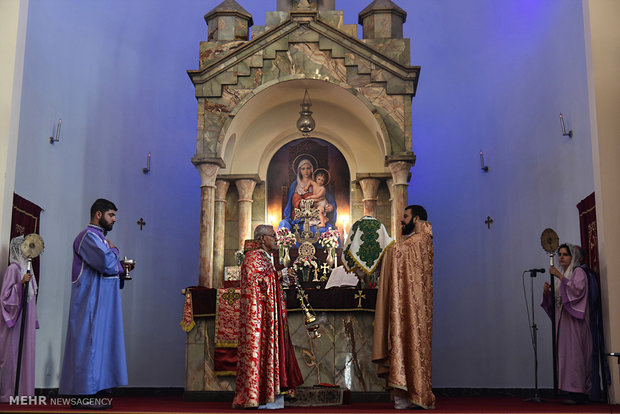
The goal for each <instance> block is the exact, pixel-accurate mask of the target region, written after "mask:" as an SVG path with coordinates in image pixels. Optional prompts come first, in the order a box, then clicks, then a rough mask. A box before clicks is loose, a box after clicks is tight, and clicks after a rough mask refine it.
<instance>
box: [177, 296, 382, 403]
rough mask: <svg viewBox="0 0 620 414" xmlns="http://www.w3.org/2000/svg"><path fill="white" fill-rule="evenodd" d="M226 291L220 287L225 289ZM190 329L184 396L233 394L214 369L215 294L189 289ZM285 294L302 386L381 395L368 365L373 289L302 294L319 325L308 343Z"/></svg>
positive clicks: (228, 379)
mask: <svg viewBox="0 0 620 414" xmlns="http://www.w3.org/2000/svg"><path fill="white" fill-rule="evenodd" d="M230 288H231V287H225V288H222V289H224V290H226V289H230ZM188 290H189V291H190V292H191V296H192V305H193V314H194V321H195V322H196V325H195V327H194V328H193V329H192V330H191V331H190V332H188V333H187V337H186V347H185V349H186V366H185V391H186V392H203V391H233V390H234V386H235V377H234V376H233V375H226V376H218V375H216V374H215V371H214V369H213V355H214V346H215V344H214V333H215V313H216V295H217V289H209V288H201V287H190V288H188ZM286 292H287V308H288V311H289V331H290V334H291V340H292V341H293V345H294V348H295V355H296V357H297V361H298V363H299V368H300V369H301V372H302V375H303V378H304V384H303V385H304V386H312V385H315V384H318V383H330V384H336V385H339V386H340V387H342V388H346V389H349V390H351V391H360V392H371V391H383V390H384V382H385V381H384V380H382V379H380V378H378V377H377V374H376V370H375V367H374V364H372V363H371V360H370V358H371V352H372V332H373V321H374V309H375V303H376V298H377V290H376V289H348V288H333V289H328V290H324V289H307V290H306V291H305V292H306V294H307V296H308V300H309V303H310V304H311V305H312V307H313V308H314V310H315V313H316V316H317V318H318V320H319V321H320V324H321V328H320V333H321V337H320V338H317V339H311V338H310V336H309V335H308V333H307V331H306V328H305V325H304V314H303V313H302V312H300V310H301V309H300V306H299V302H298V300H297V297H296V295H295V290H294V289H292V288H291V289H289V290H288V291H286Z"/></svg>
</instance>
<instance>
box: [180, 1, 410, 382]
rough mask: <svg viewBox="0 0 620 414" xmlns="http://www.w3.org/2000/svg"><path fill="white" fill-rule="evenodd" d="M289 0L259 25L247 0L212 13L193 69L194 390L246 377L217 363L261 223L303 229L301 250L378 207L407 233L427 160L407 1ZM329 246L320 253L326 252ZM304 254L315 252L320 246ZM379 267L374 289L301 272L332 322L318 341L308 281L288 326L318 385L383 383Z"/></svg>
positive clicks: (393, 229)
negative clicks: (417, 112)
mask: <svg viewBox="0 0 620 414" xmlns="http://www.w3.org/2000/svg"><path fill="white" fill-rule="evenodd" d="M239 2H242V1H241V0H239ZM369 2H370V0H369ZM277 3H278V4H277V10H276V11H272V12H267V14H266V16H265V17H266V19H265V25H261V26H253V24H254V23H253V19H252V15H251V14H250V13H248V12H247V11H246V10H245V9H244V8H243V7H242V6H241V4H239V3H238V2H237V1H235V0H227V1H224V2H222V3H220V4H219V5H218V6H216V7H215V8H214V9H212V10H211V11H209V12H208V13H207V14H206V15H205V16H204V19H205V21H206V23H207V25H208V29H209V30H208V38H207V39H206V40H205V41H201V42H200V45H199V63H198V68H197V69H192V70H189V71H188V75H189V77H190V79H191V81H192V83H193V85H194V87H195V97H196V100H197V114H198V126H197V137H196V138H197V139H196V153H195V155H194V156H193V157H192V164H193V165H194V166H195V167H196V168H197V170H198V172H199V174H200V180H201V186H200V239H199V266H198V283H197V285H198V286H197V287H191V288H187V289H186V293H187V295H186V308H185V310H186V311H187V312H186V314H185V315H184V320H183V322H182V325H183V326H184V329H186V332H187V337H186V367H185V368H186V369H185V372H186V378H185V391H186V393H199V392H205V391H217V392H221V391H232V390H233V389H234V383H235V377H234V376H232V375H216V371H215V370H214V357H215V355H216V347H215V342H216V338H215V336H216V328H217V327H218V326H220V327H221V325H222V324H221V322H222V321H221V320H220V321H219V322H218V305H217V304H218V303H220V304H222V303H223V302H222V301H220V300H219V298H221V296H223V294H227V293H228V294H229V296H230V297H231V298H234V296H235V290H234V285H232V284H227V282H226V277H225V275H226V268H227V267H231V266H232V265H233V264H234V263H235V256H236V253H237V252H238V251H239V250H242V249H243V247H244V242H245V240H248V239H251V238H252V234H253V229H254V228H255V227H256V226H257V225H258V224H261V223H270V224H273V225H274V228H277V229H283V228H287V229H289V231H291V232H292V233H295V234H296V237H299V238H300V239H303V240H302V241H300V240H297V241H298V243H297V244H299V247H301V245H303V244H304V243H303V241H305V242H307V243H310V244H315V242H316V241H317V235H316V233H314V234H309V233H306V232H307V231H308V230H309V229H308V228H307V227H315V228H321V229H325V230H321V231H320V233H325V232H326V231H328V230H327V229H329V228H332V229H334V230H336V229H337V230H338V231H339V232H340V234H341V235H342V236H344V237H343V239H342V240H341V242H344V241H345V240H347V237H346V236H347V232H349V231H351V225H352V224H353V223H356V222H357V221H358V220H360V219H361V218H362V217H365V216H369V217H374V218H376V219H377V220H378V221H380V222H381V223H382V224H383V225H384V226H385V227H386V228H388V229H390V231H389V233H390V234H391V235H393V236H394V238H399V237H400V236H399V232H400V217H401V215H402V212H403V210H404V208H405V206H407V204H408V191H407V189H408V184H409V180H410V176H411V175H410V170H411V168H412V167H413V165H414V163H415V159H416V157H415V154H414V153H413V148H412V141H411V102H412V97H413V96H414V95H415V93H416V89H417V84H418V77H419V72H420V67H419V66H411V63H410V61H411V59H410V40H409V39H405V38H403V30H402V27H403V23H404V21H405V19H406V12H405V11H404V10H402V9H401V8H400V7H398V6H397V5H396V4H394V3H393V2H391V1H390V2H384V1H380V0H374V1H372V2H370V4H368V5H367V6H366V7H364V8H363V9H362V10H361V11H360V13H359V16H358V17H359V20H358V21H359V24H360V26H361V27H358V25H355V24H345V23H344V21H345V19H344V16H343V12H342V11H340V10H336V9H335V2H334V1H333V0H326V1H317V0H308V1H305V0H304V1H298V0H278V2H277ZM361 6H363V5H361ZM252 26H253V27H252ZM250 27H252V30H251V32H250V30H249V29H250ZM360 28H361V29H362V32H361V33H362V34H363V36H362V37H359V38H358V33H359V30H358V29H360ZM310 96H311V97H312V99H310ZM300 102H301V104H302V111H301V112H299V109H298V108H299V106H300V105H299V104H300ZM310 107H312V109H310ZM313 117H314V118H313ZM315 193H316V194H315ZM319 196H321V197H319ZM312 199H315V200H316V204H317V206H319V207H320V208H321V211H319V212H318V216H317V215H316V214H315V215H314V216H313V218H311V217H306V218H307V219H308V220H312V219H313V220H314V221H315V223H314V224H311V223H309V224H308V226H306V225H305V223H304V226H303V228H302V227H301V226H300V223H299V221H300V219H299V218H297V210H303V204H304V202H306V201H309V200H312ZM300 206H301V207H300ZM315 207H316V206H315ZM302 213H303V212H302ZM317 217H318V223H316V220H317ZM288 247H292V246H288ZM306 247H309V245H308V244H306ZM323 247H324V246H323ZM340 247H342V244H340ZM323 250H324V248H319V249H317V250H316V259H318V260H320V261H321V262H323V261H324V259H322V258H321V257H320V256H319V255H321V254H323ZM304 251H305V252H306V253H304V254H303V255H302V256H303V257H308V258H309V259H312V257H313V255H314V253H315V252H314V251H312V249H310V250H308V249H305V250H304ZM337 257H338V261H339V262H340V261H341V259H340V254H338V255H337ZM291 259H292V260H294V259H295V258H294V257H291ZM330 259H331V256H330ZM330 261H331V260H330ZM340 264H342V263H340ZM275 265H276V268H279V260H278V258H277V256H276V259H275ZM292 265H293V266H294V265H295V263H294V262H293V263H292ZM302 266H306V267H308V265H307V264H305V265H304V264H303V263H302ZM330 266H331V265H330ZM322 272H326V270H322ZM322 272H321V273H322ZM302 273H303V272H302ZM313 276H315V275H313ZM320 276H321V274H319V275H318V277H319V278H320ZM368 276H369V277H367V278H364V279H365V280H364V281H363V283H364V284H363V285H362V287H363V288H362V289H346V288H333V289H329V290H326V289H324V286H325V285H324V283H325V282H318V283H317V282H312V281H304V282H302V283H301V285H302V287H303V289H304V290H305V296H307V298H308V302H309V303H310V304H311V305H312V307H313V309H314V311H315V312H316V317H317V319H318V321H319V323H320V328H319V329H320V334H321V336H320V337H318V338H312V337H311V336H310V335H309V333H308V330H307V328H306V324H305V317H306V315H305V312H304V311H303V310H301V309H300V304H299V302H298V301H297V297H296V296H297V295H296V292H295V290H294V289H292V288H291V289H289V290H288V291H287V305H288V309H289V318H288V326H289V331H290V335H291V339H292V342H293V345H294V348H295V354H296V357H297V360H298V362H299V365H300V369H301V371H302V375H303V377H304V380H305V383H304V386H305V387H312V386H313V385H315V384H318V383H330V384H335V385H338V386H340V387H341V388H346V389H348V390H351V391H354V392H355V391H357V392H371V391H383V390H384V387H383V384H384V381H383V380H380V379H379V378H378V377H377V375H376V371H375V367H374V366H373V364H372V363H371V362H370V359H371V347H372V331H373V321H374V308H375V301H376V290H374V289H365V287H367V286H372V283H373V280H372V278H371V277H370V275H368ZM230 289H232V291H231V290H230ZM218 293H220V295H218ZM226 306H227V305H226V304H223V305H222V307H223V308H226ZM191 311H193V318H192V317H191ZM188 315H189V316H188ZM226 315H227V316H224V317H222V319H226V320H228V321H230V320H231V316H230V315H234V312H232V313H227V314H226ZM185 317H188V318H187V320H186V319H185ZM187 322H189V323H187ZM226 325H227V327H226V329H220V330H218V331H217V334H218V335H220V334H221V333H222V331H226V332H225V333H226V335H220V336H218V341H219V342H218V349H217V351H218V352H219V351H221V350H222V349H223V348H225V347H226V346H228V347H229V348H232V346H231V345H234V343H233V342H234V341H235V336H234V332H233V331H234V329H233V328H234V323H230V324H228V323H227V324H226ZM224 353H226V352H224ZM217 355H220V354H219V353H218V354H217ZM229 362H230V361H229ZM233 368H234V365H233ZM226 371H227V370H226V369H224V370H220V371H218V373H219V374H222V373H226Z"/></svg>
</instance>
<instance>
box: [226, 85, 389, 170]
mask: <svg viewBox="0 0 620 414" xmlns="http://www.w3.org/2000/svg"><path fill="white" fill-rule="evenodd" d="M306 89H307V90H308V91H309V93H310V98H311V99H312V108H311V109H312V111H313V118H314V119H315V121H316V125H317V126H316V129H315V130H314V131H313V133H312V136H313V137H316V138H321V139H324V140H325V141H328V142H330V143H332V144H333V145H334V146H336V147H337V148H338V149H339V150H340V151H341V152H342V154H343V155H344V157H345V159H346V160H347V163H348V165H349V168H350V173H351V176H352V177H355V176H356V174H357V173H358V172H363V171H366V172H369V171H374V172H382V171H385V162H384V160H385V156H386V155H388V154H389V153H390V150H391V143H390V141H389V139H388V138H387V131H386V127H385V124H384V122H383V120H382V119H381V118H380V117H375V115H374V113H373V112H376V110H374V111H373V109H374V108H373V106H372V104H371V103H370V102H368V100H367V99H366V98H364V97H363V96H359V95H357V94H355V93H352V92H351V91H350V90H347V89H345V88H343V87H341V86H338V85H335V84H333V83H330V82H329V81H320V80H307V79H306V80H305V79H303V78H301V79H298V80H286V81H282V82H278V83H276V84H273V85H269V87H268V88H263V89H262V90H261V91H258V93H255V94H253V95H252V96H251V99H247V100H244V101H242V102H240V103H239V104H238V105H237V107H235V110H233V111H232V113H231V116H233V115H234V117H232V118H231V119H230V122H228V123H227V125H224V127H223V128H222V134H221V135H222V136H223V139H222V140H221V142H222V144H221V146H220V150H219V152H220V154H221V156H222V159H223V160H224V163H225V164H226V167H225V168H223V169H221V170H220V174H233V175H234V174H241V175H249V174H258V176H259V177H260V178H261V179H264V178H265V176H266V171H267V166H268V163H269V160H271V158H272V157H273V155H274V154H275V153H276V152H277V151H278V150H279V149H280V148H281V147H282V146H283V145H285V144H286V143H288V142H290V141H292V140H294V139H297V138H300V136H301V134H300V132H299V131H297V129H296V128H295V122H296V121H297V118H298V117H299V109H300V107H299V104H300V103H301V99H302V98H303V94H304V90H306ZM360 149H362V150H360Z"/></svg>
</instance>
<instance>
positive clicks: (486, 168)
mask: <svg viewBox="0 0 620 414" xmlns="http://www.w3.org/2000/svg"><path fill="white" fill-rule="evenodd" d="M480 169H481V170H482V171H484V172H489V166H488V165H484V154H483V153H482V150H480Z"/></svg>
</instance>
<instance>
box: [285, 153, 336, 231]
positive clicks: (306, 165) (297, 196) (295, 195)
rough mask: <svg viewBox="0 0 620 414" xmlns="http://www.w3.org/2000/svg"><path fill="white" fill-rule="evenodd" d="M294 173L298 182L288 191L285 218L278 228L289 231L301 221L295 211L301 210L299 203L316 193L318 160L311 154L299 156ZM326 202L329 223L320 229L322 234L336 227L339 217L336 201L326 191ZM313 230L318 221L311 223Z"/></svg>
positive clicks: (295, 162) (294, 164) (292, 184)
mask: <svg viewBox="0 0 620 414" xmlns="http://www.w3.org/2000/svg"><path fill="white" fill-rule="evenodd" d="M291 167H292V168H293V171H295V172H296V177H297V178H296V180H295V181H293V182H292V183H291V185H290V187H289V191H288V197H287V200H288V202H287V203H286V207H285V208H284V217H283V219H282V221H281V222H280V225H279V226H278V228H282V227H286V228H288V229H292V226H293V225H294V224H296V223H298V222H299V219H297V218H296V217H295V209H296V208H299V203H300V202H301V200H302V199H307V198H308V197H309V196H311V195H312V194H313V192H315V191H316V190H315V186H316V185H317V184H316V181H314V179H313V177H314V171H315V170H316V169H317V168H316V160H315V158H314V157H313V156H312V155H310V154H301V155H299V156H298V157H297V158H296V159H295V161H293V165H292V166H291ZM325 200H326V204H325V207H324V210H325V215H326V216H327V223H326V224H325V226H324V227H319V228H318V230H319V232H320V233H323V232H325V231H326V230H328V229H331V228H333V227H335V225H334V224H333V223H336V219H337V217H338V210H337V205H336V200H335V199H334V197H333V196H332V195H331V194H330V192H329V191H328V190H325ZM309 224H310V226H311V230H312V231H315V228H313V227H316V226H317V224H319V221H318V219H317V220H312V221H310V223H309Z"/></svg>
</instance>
